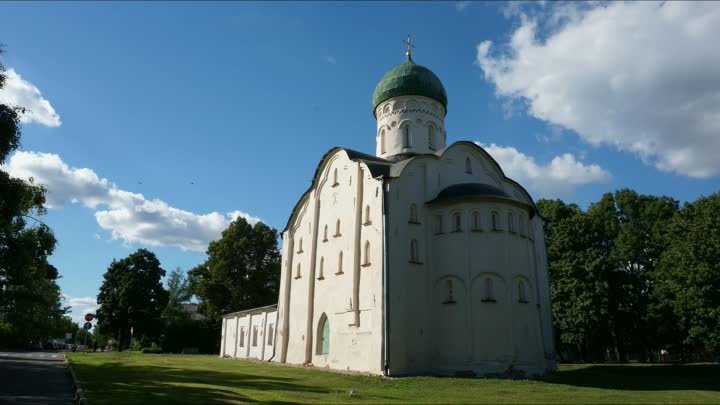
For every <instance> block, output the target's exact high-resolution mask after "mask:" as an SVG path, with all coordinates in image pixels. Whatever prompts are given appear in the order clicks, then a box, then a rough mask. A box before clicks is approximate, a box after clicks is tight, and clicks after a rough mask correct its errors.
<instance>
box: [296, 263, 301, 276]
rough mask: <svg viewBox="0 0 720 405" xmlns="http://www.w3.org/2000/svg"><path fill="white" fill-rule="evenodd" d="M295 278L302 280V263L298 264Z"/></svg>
mask: <svg viewBox="0 0 720 405" xmlns="http://www.w3.org/2000/svg"><path fill="white" fill-rule="evenodd" d="M295 278H300V263H298V264H297V270H296V272H295Z"/></svg>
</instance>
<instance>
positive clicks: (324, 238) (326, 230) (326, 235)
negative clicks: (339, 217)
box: [323, 224, 328, 242]
mask: <svg viewBox="0 0 720 405" xmlns="http://www.w3.org/2000/svg"><path fill="white" fill-rule="evenodd" d="M327 237H328V226H327V224H325V229H324V230H323V242H327V240H328V238H327Z"/></svg>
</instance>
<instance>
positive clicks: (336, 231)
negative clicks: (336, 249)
mask: <svg viewBox="0 0 720 405" xmlns="http://www.w3.org/2000/svg"><path fill="white" fill-rule="evenodd" d="M335 236H340V218H338V220H337V222H335Z"/></svg>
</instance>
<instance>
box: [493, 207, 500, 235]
mask: <svg viewBox="0 0 720 405" xmlns="http://www.w3.org/2000/svg"><path fill="white" fill-rule="evenodd" d="M492 230H493V231H499V230H500V215H499V214H498V213H497V212H495V211H493V212H492Z"/></svg>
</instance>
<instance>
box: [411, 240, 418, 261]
mask: <svg viewBox="0 0 720 405" xmlns="http://www.w3.org/2000/svg"><path fill="white" fill-rule="evenodd" d="M410 263H420V253H419V252H418V241H417V239H413V240H411V241H410Z"/></svg>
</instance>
